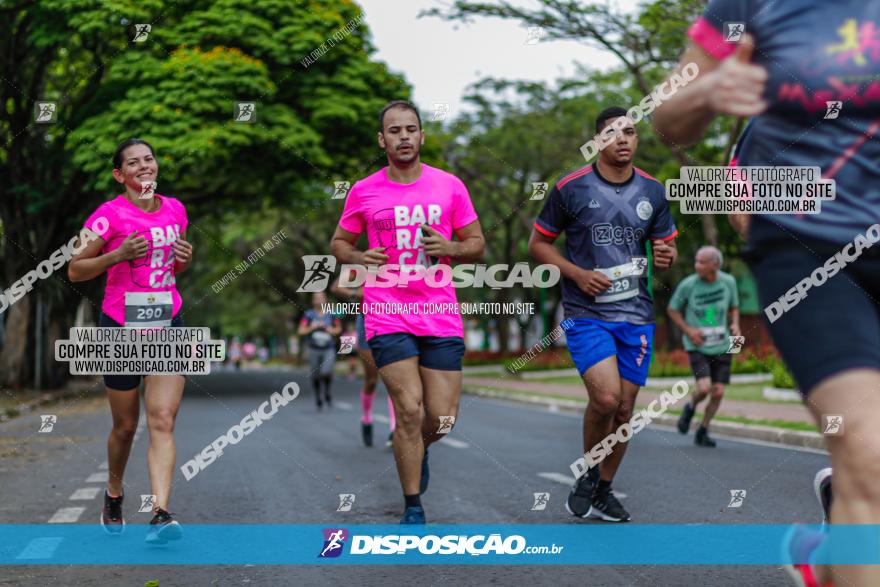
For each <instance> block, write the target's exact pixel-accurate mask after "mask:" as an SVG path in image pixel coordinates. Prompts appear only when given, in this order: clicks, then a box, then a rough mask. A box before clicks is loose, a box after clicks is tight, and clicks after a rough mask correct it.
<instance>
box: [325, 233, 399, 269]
mask: <svg viewBox="0 0 880 587" xmlns="http://www.w3.org/2000/svg"><path fill="white" fill-rule="evenodd" d="M359 237H360V234H357V233H354V232H348V231H347V230H345V229H344V228H342V227H341V226H337V227H336V232H334V233H333V238H332V239H331V241H330V253H331V254H332V255H333V256H334V257H336V260H337V261H339V262H341V263H343V264H348V265H382V264H383V263H385V262H386V261H388V255H386V254H385V253H384V252H383V251H385V248H386V247H376V248H375V249H368V250H366V251H359V250H358V248H357V247H356V246H355V245H356V244H357V241H358V238H359Z"/></svg>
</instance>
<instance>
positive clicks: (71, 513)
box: [48, 508, 86, 524]
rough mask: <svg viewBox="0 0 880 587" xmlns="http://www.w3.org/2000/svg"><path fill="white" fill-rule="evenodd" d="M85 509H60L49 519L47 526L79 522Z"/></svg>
mask: <svg viewBox="0 0 880 587" xmlns="http://www.w3.org/2000/svg"><path fill="white" fill-rule="evenodd" d="M84 511H86V508H61V509H59V510H58V511H57V512H55V513H54V514H52V517H51V518H49V522H48V523H49V524H72V523H73V522H76V521H77V520H79V517H80V516H81V515H82V513H83V512H84Z"/></svg>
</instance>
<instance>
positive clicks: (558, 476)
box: [538, 473, 626, 499]
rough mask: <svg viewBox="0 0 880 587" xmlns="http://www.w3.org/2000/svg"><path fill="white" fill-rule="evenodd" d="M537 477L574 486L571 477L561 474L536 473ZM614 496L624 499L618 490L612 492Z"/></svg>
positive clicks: (624, 496) (623, 494) (623, 495)
mask: <svg viewBox="0 0 880 587" xmlns="http://www.w3.org/2000/svg"><path fill="white" fill-rule="evenodd" d="M538 477H541V478H542V479H548V480H550V481H556V482H557V483H561V484H563V485H566V486H568V487H571V486H572V485H573V484H574V477H572V476H571V475H564V474H562V473H538ZM614 495H616V496H617V499H626V494H625V493H622V492H620V491H618V490H616V489H615V490H614Z"/></svg>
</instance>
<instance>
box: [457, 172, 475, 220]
mask: <svg viewBox="0 0 880 587" xmlns="http://www.w3.org/2000/svg"><path fill="white" fill-rule="evenodd" d="M456 181H457V183H458V190H459V191H458V194H457V195H458V198H457V202H456V204H455V209H453V211H452V229H453V230H458V229H459V228H461V227H463V226H467V225H468V224H470V223H471V222H473V221H474V220H476V219H477V211H476V210H474V204H473V202H471V196H470V194H468V190H467V186H465V185H464V182H462V181H461V180H459V179H458V178H456Z"/></svg>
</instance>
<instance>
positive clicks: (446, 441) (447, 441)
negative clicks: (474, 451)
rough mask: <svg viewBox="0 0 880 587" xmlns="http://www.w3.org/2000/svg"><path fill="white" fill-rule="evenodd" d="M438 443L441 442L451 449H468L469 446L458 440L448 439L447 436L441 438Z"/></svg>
mask: <svg viewBox="0 0 880 587" xmlns="http://www.w3.org/2000/svg"><path fill="white" fill-rule="evenodd" d="M438 442H442V443H443V444H445V445H448V446H451V447H452V448H470V447H471V445H469V444H468V443H466V442H464V441H463V440H458V439H457V438H449V437H448V436H446V437H444V438H441V439H440V440H439V441H438Z"/></svg>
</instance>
